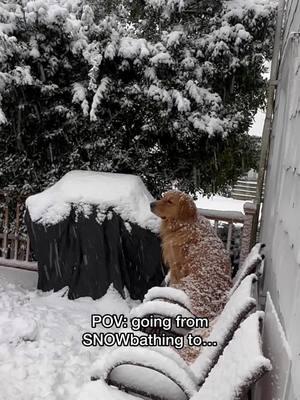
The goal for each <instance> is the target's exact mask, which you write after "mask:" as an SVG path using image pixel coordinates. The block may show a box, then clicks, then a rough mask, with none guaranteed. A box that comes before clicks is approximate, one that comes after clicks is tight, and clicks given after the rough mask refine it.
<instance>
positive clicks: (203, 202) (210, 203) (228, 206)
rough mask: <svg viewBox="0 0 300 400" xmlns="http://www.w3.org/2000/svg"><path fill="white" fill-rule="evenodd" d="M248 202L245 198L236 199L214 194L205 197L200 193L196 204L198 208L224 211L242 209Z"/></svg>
mask: <svg viewBox="0 0 300 400" xmlns="http://www.w3.org/2000/svg"><path fill="white" fill-rule="evenodd" d="M245 203H246V202H245V201H243V200H236V199H232V198H230V197H223V196H218V195H216V196H212V197H210V198H207V197H203V196H201V195H199V194H198V200H196V205H197V207H198V208H206V209H209V210H223V211H241V212H243V207H244V204H245Z"/></svg>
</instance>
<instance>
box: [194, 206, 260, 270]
mask: <svg viewBox="0 0 300 400" xmlns="http://www.w3.org/2000/svg"><path fill="white" fill-rule="evenodd" d="M255 211H256V207H255V204H254V203H250V202H247V203H245V204H244V213H242V212H239V211H222V210H207V209H200V208H199V212H200V213H201V214H202V215H204V216H205V217H206V218H208V219H210V220H211V221H213V224H214V228H215V230H216V232H218V226H219V224H220V223H222V222H225V223H227V224H228V234H227V238H226V248H227V250H228V251H229V250H230V246H231V239H232V231H233V226H234V224H239V225H242V227H243V229H242V237H241V245H240V262H239V264H240V265H241V264H242V263H243V262H244V260H245V258H246V257H247V255H248V254H249V251H250V248H251V247H252V245H253V244H254V239H253V237H254V234H253V218H254V215H255Z"/></svg>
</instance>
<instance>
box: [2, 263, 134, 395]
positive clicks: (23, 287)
mask: <svg viewBox="0 0 300 400" xmlns="http://www.w3.org/2000/svg"><path fill="white" fill-rule="evenodd" d="M35 285H36V275H35V273H32V272H27V271H19V270H12V269H8V268H6V267H0V377H1V390H0V398H1V399H5V400H37V399H39V400H41V399H46V400H52V399H53V400H54V399H55V400H60V399H63V400H69V399H70V400H71V399H72V400H74V399H80V400H97V399H101V400H103V399H110V400H114V399H116V400H119V399H122V400H124V398H126V399H128V395H125V394H123V393H119V392H118V391H117V390H113V389H110V388H108V387H106V385H105V384H104V383H102V382H100V381H96V382H91V381H90V377H91V375H92V374H93V373H94V372H95V371H97V370H98V369H99V368H101V365H102V363H103V360H104V358H105V354H107V352H109V351H111V349H110V348H102V347H90V348H87V347H84V346H83V345H82V344H81V336H82V333H84V332H86V331H92V329H91V327H90V318H91V317H90V316H91V314H92V313H98V314H105V313H111V314H113V313H115V314H121V313H122V314H125V315H128V313H129V310H130V305H129V303H130V302H129V301H128V302H127V301H125V300H123V299H122V298H121V297H120V296H119V294H118V293H117V292H115V291H114V290H109V291H108V293H107V294H106V295H105V296H104V297H103V298H102V299H100V300H96V301H93V300H92V299H90V298H81V299H78V300H75V301H70V300H68V299H67V298H65V297H61V295H62V293H63V291H61V292H57V293H51V292H49V293H41V292H39V291H37V290H34V287H35ZM103 329H104V328H103ZM96 331H97V332H99V331H100V330H99V328H98V329H97V330H96ZM110 331H112V329H110ZM114 331H117V328H114Z"/></svg>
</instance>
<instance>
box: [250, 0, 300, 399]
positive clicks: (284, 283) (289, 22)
mask: <svg viewBox="0 0 300 400" xmlns="http://www.w3.org/2000/svg"><path fill="white" fill-rule="evenodd" d="M297 32H300V1H296V0H288V1H287V13H286V19H285V31H284V39H283V46H282V60H281V64H280V72H279V80H278V90H277V95H276V103H275V113H274V122H273V131H272V138H271V149H270V158H269V165H268V173H267V182H266V191H265V204H264V208H263V223H262V224H263V225H262V235H261V236H262V238H261V239H262V241H263V242H265V243H266V244H267V250H266V263H265V265H266V269H265V271H266V272H265V282H264V290H263V294H264V295H266V293H267V292H269V293H270V296H271V299H272V302H273V303H274V306H275V309H276V312H277V315H278V317H279V320H280V323H281V325H282V327H283V331H284V334H285V336H286V339H287V343H288V346H287V347H289V348H290V355H289V357H287V353H289V350H287V351H286V354H285V356H282V355H281V356H280V352H279V353H278V352H277V353H276V351H275V348H274V346H275V344H274V341H273V344H272V346H273V353H274V354H277V355H275V356H274V357H275V359H274V360H273V363H275V362H276V363H278V364H282V363H283V360H282V358H283V357H284V363H283V364H284V365H283V366H282V368H281V370H280V371H276V374H277V376H275V375H276V374H275V373H273V376H272V374H271V375H270V377H269V379H272V380H273V383H274V382H275V380H276V379H277V381H280V382H281V386H282V387H281V391H280V393H281V394H280V397H279V398H280V400H296V399H297V400H300V34H299V35H298V34H297ZM266 319H267V318H266ZM274 335H275V334H274ZM277 336H278V339H277V342H276V343H277V344H276V346H278V347H281V348H282V349H283V348H284V347H285V346H286V344H285V341H284V335H282V336H283V337H282V336H280V335H277ZM272 346H271V347H272ZM269 352H271V353H272V348H271V349H269ZM278 354H279V355H278ZM276 357H277V359H276ZM280 358H281V359H280ZM289 358H290V360H289ZM278 374H279V376H278ZM265 381H266V380H265ZM263 384H265V385H267V383H266V382H264V383H263ZM275 386H276V385H275V384H274V385H273V386H272V385H269V387H270V389H269V390H270V391H269V392H268V393H269V394H268V395H267V397H266V395H265V396H264V400H273V399H274V400H278V399H279V398H278V395H277V396H276V393H277V392H276V391H275V389H272V387H273V388H274V387H275ZM272 390H274V392H272ZM257 398H259V396H258V397H257ZM261 398H263V397H261Z"/></svg>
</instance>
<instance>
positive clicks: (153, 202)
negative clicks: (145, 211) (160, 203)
mask: <svg viewBox="0 0 300 400" xmlns="http://www.w3.org/2000/svg"><path fill="white" fill-rule="evenodd" d="M155 205H156V201H152V203H150V210H151V211H153V210H154V208H155Z"/></svg>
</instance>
